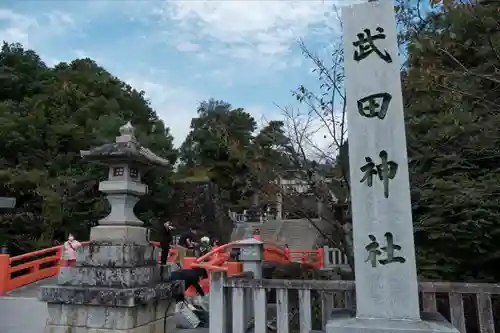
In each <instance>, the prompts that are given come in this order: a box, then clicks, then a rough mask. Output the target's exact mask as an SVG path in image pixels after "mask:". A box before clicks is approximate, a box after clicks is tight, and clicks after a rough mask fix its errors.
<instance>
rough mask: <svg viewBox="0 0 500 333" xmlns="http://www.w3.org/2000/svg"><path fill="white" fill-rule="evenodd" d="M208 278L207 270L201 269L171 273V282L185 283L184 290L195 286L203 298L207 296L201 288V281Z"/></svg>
mask: <svg viewBox="0 0 500 333" xmlns="http://www.w3.org/2000/svg"><path fill="white" fill-rule="evenodd" d="M207 277H208V273H207V270H206V269H204V268H201V267H196V268H191V269H180V270H178V271H173V272H171V273H170V280H171V281H184V290H187V289H188V288H189V287H191V286H193V287H194V289H196V292H197V293H198V294H199V295H200V296H201V297H203V296H205V292H204V291H203V289H202V288H201V286H200V280H202V279H206V278H207Z"/></svg>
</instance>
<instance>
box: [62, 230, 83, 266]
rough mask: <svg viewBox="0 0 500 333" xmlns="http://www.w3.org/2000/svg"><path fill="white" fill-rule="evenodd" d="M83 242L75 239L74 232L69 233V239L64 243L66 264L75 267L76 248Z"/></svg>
mask: <svg viewBox="0 0 500 333" xmlns="http://www.w3.org/2000/svg"><path fill="white" fill-rule="evenodd" d="M80 246H82V244H80V242H78V241H77V240H75V237H73V235H72V234H69V235H68V240H67V241H66V242H64V245H63V261H64V264H65V266H67V267H74V266H75V264H76V249H78V248H79V247H80Z"/></svg>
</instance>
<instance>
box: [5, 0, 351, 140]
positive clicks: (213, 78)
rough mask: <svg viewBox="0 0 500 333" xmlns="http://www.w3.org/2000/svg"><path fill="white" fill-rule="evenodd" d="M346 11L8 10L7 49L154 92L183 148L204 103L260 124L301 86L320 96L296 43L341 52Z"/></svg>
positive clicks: (192, 3)
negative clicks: (100, 71) (83, 67)
mask: <svg viewBox="0 0 500 333" xmlns="http://www.w3.org/2000/svg"><path fill="white" fill-rule="evenodd" d="M354 2H357V1H355V0H337V1H315V0H309V1H252V0H247V1H229V0H226V1H209V2H207V1H196V0H183V1H179V0H177V1H160V0H154V1H145V0H143V1H135V2H131V1H130V2H127V1H119V0H115V1H100V0H88V1H84V0H79V1H64V0H58V1H51V0H43V1H42V0H38V1H29V0H17V1H16V0H3V1H1V2H0V40H7V41H9V42H21V43H22V44H24V45H25V47H29V48H32V49H34V50H35V51H37V52H38V53H39V54H40V55H41V57H42V59H43V60H44V61H45V62H46V63H47V64H49V65H53V64H55V63H57V62H60V61H70V60H73V59H75V58H78V57H90V58H92V59H94V60H95V61H97V62H98V63H99V64H100V65H101V66H103V67H105V68H106V69H108V70H109V71H110V72H111V73H113V74H114V75H116V76H118V77H119V78H121V79H122V80H124V81H126V82H128V83H129V84H130V85H132V86H133V87H134V88H137V89H142V90H145V91H146V95H147V96H148V98H149V99H150V101H151V104H152V106H153V107H154V108H155V110H156V111H157V112H158V114H159V115H160V117H161V118H162V119H163V120H164V122H165V123H166V125H167V126H169V127H170V128H171V131H172V133H173V134H174V137H175V143H176V145H179V144H180V143H181V142H182V141H183V139H184V137H185V136H186V134H187V133H188V131H189V124H190V121H191V118H192V117H193V116H195V114H196V106H197V105H198V103H199V101H202V100H204V99H208V98H210V97H213V98H216V99H223V100H226V101H228V102H230V103H231V104H232V105H233V106H235V107H244V108H245V109H247V111H249V112H250V113H251V114H252V115H253V116H254V117H255V118H256V120H257V121H258V122H259V123H262V122H264V121H265V119H267V120H270V119H279V118H282V117H283V116H282V115H281V114H280V111H279V110H278V108H277V107H276V106H275V103H276V104H278V105H287V104H293V103H294V99H293V97H292V95H291V93H290V91H291V90H292V89H294V88H296V87H297V86H298V85H299V84H305V85H308V86H317V85H318V83H317V79H316V78H315V76H314V75H312V74H311V73H310V70H311V68H312V65H311V63H310V62H307V61H306V60H305V59H304V57H303V56H302V55H301V53H300V50H299V48H298V46H297V40H298V39H299V38H302V39H303V40H304V41H305V42H306V44H307V45H308V46H309V47H310V49H311V50H313V51H315V52H320V53H323V54H325V53H326V52H327V51H328V49H329V47H331V45H332V44H333V43H336V42H338V36H339V26H338V21H337V15H336V13H335V10H334V6H335V5H345V4H351V3H354Z"/></svg>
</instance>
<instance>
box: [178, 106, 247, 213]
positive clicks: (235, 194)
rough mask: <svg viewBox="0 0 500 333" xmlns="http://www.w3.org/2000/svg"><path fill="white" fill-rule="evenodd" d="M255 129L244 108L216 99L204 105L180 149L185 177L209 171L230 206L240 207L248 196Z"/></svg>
mask: <svg viewBox="0 0 500 333" xmlns="http://www.w3.org/2000/svg"><path fill="white" fill-rule="evenodd" d="M255 128H256V123H255V120H254V119H253V118H252V116H251V115H250V114H248V113H247V112H245V111H244V110H243V109H241V108H237V109H233V108H232V107H231V105H230V104H229V103H227V102H224V101H216V100H213V99H211V100H208V101H204V102H202V103H200V106H199V107H198V117H196V118H193V120H192V121H191V131H190V132H189V134H188V136H187V137H186V140H185V141H184V143H183V144H182V146H181V148H180V159H181V161H182V163H183V166H182V167H181V170H182V171H183V173H184V175H185V176H192V175H193V174H194V173H196V172H199V170H200V169H201V170H205V174H206V175H207V176H208V177H209V178H210V180H212V181H213V182H214V183H216V184H217V185H218V186H219V188H220V189H221V190H223V192H224V199H225V200H226V202H228V203H231V204H233V205H237V204H238V203H239V202H240V200H241V199H242V198H243V197H244V196H245V195H248V193H247V192H248V191H247V190H248V186H247V185H248V179H249V178H250V169H249V165H248V163H249V161H251V160H252V158H251V157H250V154H251V152H252V150H251V146H252V141H253V135H252V133H253V131H254V130H255Z"/></svg>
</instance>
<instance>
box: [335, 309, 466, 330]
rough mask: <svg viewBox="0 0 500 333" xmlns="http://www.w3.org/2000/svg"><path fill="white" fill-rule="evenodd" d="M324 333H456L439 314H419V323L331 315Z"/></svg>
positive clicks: (341, 313)
mask: <svg viewBox="0 0 500 333" xmlns="http://www.w3.org/2000/svg"><path fill="white" fill-rule="evenodd" d="M332 317H333V319H331V320H329V321H328V323H327V325H326V330H325V331H326V333H431V332H433V333H458V330H457V329H456V328H455V327H453V325H451V324H450V323H449V322H448V321H447V320H446V319H445V318H444V317H443V316H442V315H440V314H439V313H428V312H422V313H421V318H422V320H421V321H411V320H390V319H375V318H366V319H360V318H352V317H349V314H348V313H346V312H345V311H344V312H339V313H337V314H336V313H335V312H334V313H333V314H332Z"/></svg>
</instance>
